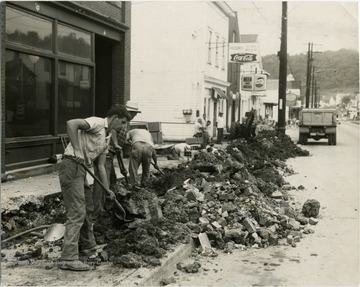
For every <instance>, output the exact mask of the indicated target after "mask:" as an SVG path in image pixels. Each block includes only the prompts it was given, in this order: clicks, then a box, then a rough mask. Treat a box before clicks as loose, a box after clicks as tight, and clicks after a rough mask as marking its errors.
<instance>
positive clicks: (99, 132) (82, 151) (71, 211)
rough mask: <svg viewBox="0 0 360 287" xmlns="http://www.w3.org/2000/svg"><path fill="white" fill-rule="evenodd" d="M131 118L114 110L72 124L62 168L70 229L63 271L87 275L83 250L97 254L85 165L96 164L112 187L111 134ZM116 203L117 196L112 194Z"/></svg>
mask: <svg viewBox="0 0 360 287" xmlns="http://www.w3.org/2000/svg"><path fill="white" fill-rule="evenodd" d="M129 119H130V115H129V113H128V112H127V110H126V108H125V107H124V106H122V107H115V108H113V109H110V110H109V111H108V113H107V117H106V118H99V117H89V118H86V119H73V120H69V121H68V122H67V123H66V124H67V133H68V136H69V139H70V143H69V144H68V145H67V147H66V149H65V152H64V160H63V161H62V162H61V163H60V167H59V180H60V186H61V192H62V196H63V200H64V205H65V209H66V217H67V221H66V229H65V235H64V244H63V248H62V252H61V260H62V262H61V265H60V268H61V269H66V270H72V271H87V270H89V269H90V266H89V265H87V264H85V263H83V262H81V261H79V249H80V251H81V252H82V253H83V254H84V255H86V256H90V255H91V253H92V252H95V253H96V242H95V238H94V233H93V228H92V220H91V218H90V214H91V212H92V211H93V198H92V196H91V190H89V189H86V188H85V184H86V170H85V167H84V164H86V165H91V164H92V163H94V167H95V165H96V167H97V169H98V174H99V178H100V180H101V181H102V182H103V184H104V185H105V186H106V187H108V186H109V183H108V180H107V176H106V170H105V162H106V154H107V152H108V139H109V136H108V132H109V130H111V129H115V130H119V129H121V128H122V127H123V126H126V124H127V122H128V121H129ZM110 197H111V198H112V199H113V198H115V195H114V194H113V193H112V194H111V195H110Z"/></svg>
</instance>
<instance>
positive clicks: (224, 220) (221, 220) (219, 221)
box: [217, 217, 227, 227]
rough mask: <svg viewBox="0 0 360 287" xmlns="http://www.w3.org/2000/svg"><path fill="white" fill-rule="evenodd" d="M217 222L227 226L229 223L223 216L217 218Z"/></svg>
mask: <svg viewBox="0 0 360 287" xmlns="http://www.w3.org/2000/svg"><path fill="white" fill-rule="evenodd" d="M217 222H218V223H219V224H220V225H221V226H222V227H225V226H226V225H227V221H226V219H225V218H223V217H221V218H219V219H218V220H217Z"/></svg>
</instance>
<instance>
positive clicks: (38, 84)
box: [5, 51, 52, 138]
mask: <svg viewBox="0 0 360 287" xmlns="http://www.w3.org/2000/svg"><path fill="white" fill-rule="evenodd" d="M51 71H52V69H51V61H50V60H49V59H46V58H43V57H38V56H35V55H29V54H23V53H18V52H14V51H6V68H5V76H6V82H5V106H6V127H5V133H6V137H8V138H12V137H22V136H34V135H48V134H50V99H51V95H52V80H51V79H52V76H51Z"/></svg>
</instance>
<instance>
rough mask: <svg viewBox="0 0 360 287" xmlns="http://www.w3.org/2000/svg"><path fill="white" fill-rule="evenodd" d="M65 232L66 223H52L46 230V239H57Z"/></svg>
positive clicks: (50, 240)
mask: <svg viewBox="0 0 360 287" xmlns="http://www.w3.org/2000/svg"><path fill="white" fill-rule="evenodd" d="M64 234H65V225H64V224H58V223H56V224H51V225H50V226H49V228H48V229H47V230H46V232H45V235H44V240H45V241H49V242H52V241H56V240H59V239H61V238H62V237H63V236H64Z"/></svg>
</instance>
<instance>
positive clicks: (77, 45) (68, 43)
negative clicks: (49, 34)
mask: <svg viewBox="0 0 360 287" xmlns="http://www.w3.org/2000/svg"><path fill="white" fill-rule="evenodd" d="M57 37H58V43H59V52H60V53H63V54H67V55H71V56H76V57H81V58H85V59H90V58H91V35H90V33H86V32H84V31H81V30H78V29H75V28H71V27H68V26H64V25H60V24H59V25H58V35H57Z"/></svg>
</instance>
